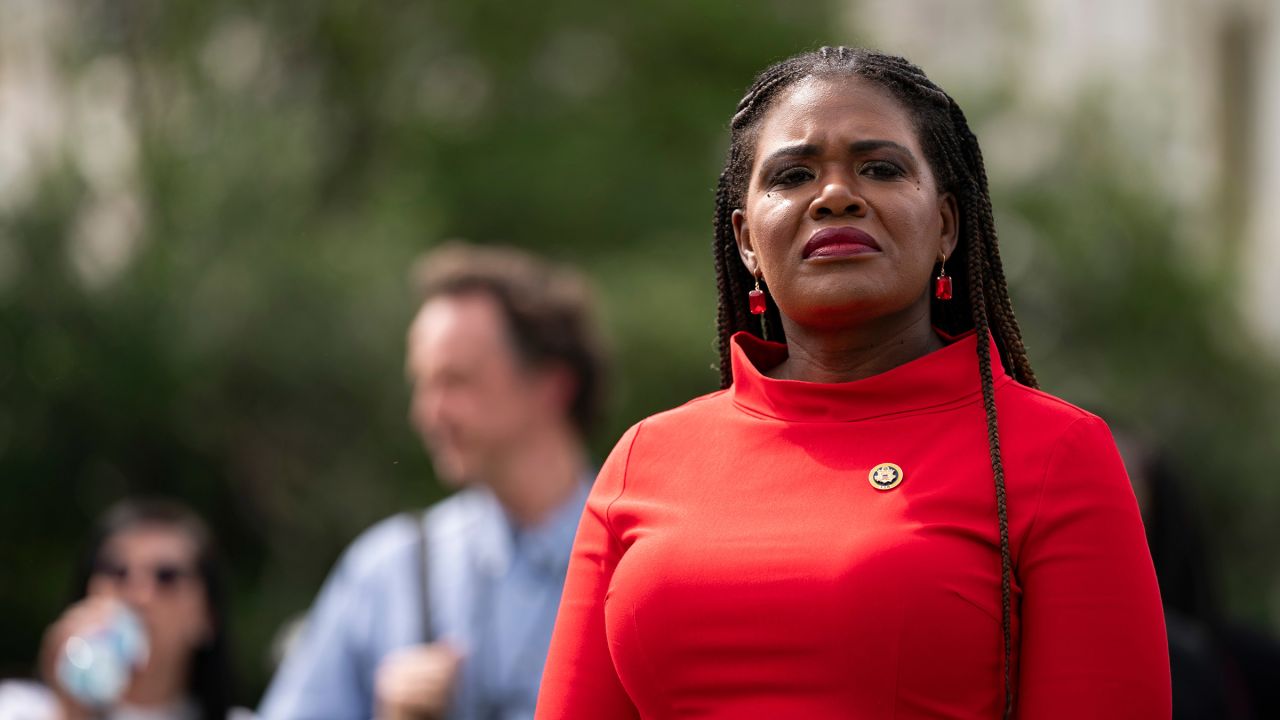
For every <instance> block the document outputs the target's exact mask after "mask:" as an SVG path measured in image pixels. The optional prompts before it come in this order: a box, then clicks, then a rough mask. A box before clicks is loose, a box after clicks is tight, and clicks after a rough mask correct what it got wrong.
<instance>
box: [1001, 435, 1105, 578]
mask: <svg viewBox="0 0 1280 720" xmlns="http://www.w3.org/2000/svg"><path fill="white" fill-rule="evenodd" d="M1088 419H1089V417H1088V416H1085V417H1078V418H1076V419H1075V420H1072V421H1071V424H1070V425H1067V427H1066V428H1064V429H1063V430H1062V432H1061V433H1060V434H1059V435H1058V437H1057V438H1055V439H1054V441H1053V450H1052V451H1051V452H1050V453H1049V459H1048V460H1047V461H1046V462H1045V464H1044V472H1043V473H1042V474H1041V476H1040V492H1039V493H1038V494H1037V495H1036V506H1035V510H1034V511H1033V512H1032V514H1031V521H1030V522H1028V523H1027V531H1026V533H1024V534H1023V536H1022V542H1020V543H1018V553H1017V560H1021V559H1022V556H1023V554H1024V550H1025V549H1026V547H1027V543H1028V542H1030V541H1031V535H1032V533H1033V532H1034V531H1035V528H1036V522H1037V521H1039V520H1040V507H1041V505H1042V504H1043V501H1044V489H1045V486H1046V485H1048V484H1049V471H1050V470H1052V469H1053V466H1054V464H1055V463H1056V462H1057V460H1058V455H1059V454H1061V452H1062V449H1063V447H1064V446H1065V445H1066V443H1065V442H1064V440H1065V439H1066V437H1067V436H1068V435H1070V434H1071V432H1072V431H1073V430H1075V428H1076V425H1078V424H1080V423H1081V422H1084V421H1086V420H1088ZM1016 565H1017V563H1015V568H1014V569H1015V570H1016V569H1017V568H1016Z"/></svg>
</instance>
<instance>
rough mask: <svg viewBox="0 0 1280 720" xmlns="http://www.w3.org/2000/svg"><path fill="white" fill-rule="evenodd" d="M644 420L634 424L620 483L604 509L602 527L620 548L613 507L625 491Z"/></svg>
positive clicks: (620, 539) (620, 541) (623, 462)
mask: <svg viewBox="0 0 1280 720" xmlns="http://www.w3.org/2000/svg"><path fill="white" fill-rule="evenodd" d="M644 423H645V421H644V420H641V421H640V422H638V423H636V430H635V432H634V433H633V434H632V435H631V442H630V444H628V445H627V456H626V458H624V459H623V461H622V482H621V483H619V487H618V494H617V495H616V496H614V498H613V499H612V500H610V501H609V504H608V505H606V506H605V508H604V527H605V529H606V530H608V531H609V537H610V538H612V539H613V541H614V542H615V543H617V545H618V547H619V548H621V547H622V538H620V537H618V533H616V532H614V529H613V506H614V504H615V503H617V502H618V501H619V500H621V499H622V494H623V493H625V492H626V491H627V475H628V474H629V473H630V472H631V453H633V452H634V451H635V449H636V440H638V439H639V438H640V430H641V428H643V427H644Z"/></svg>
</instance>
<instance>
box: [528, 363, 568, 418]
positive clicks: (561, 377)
mask: <svg viewBox="0 0 1280 720" xmlns="http://www.w3.org/2000/svg"><path fill="white" fill-rule="evenodd" d="M536 372H537V378H536V381H535V387H536V388H537V392H538V401H539V402H540V403H542V405H543V407H544V408H546V409H547V411H548V412H549V413H554V414H555V415H556V416H560V415H563V416H564V417H566V418H567V417H569V415H570V414H571V413H572V412H573V397H574V395H575V394H577V392H578V378H577V377H576V376H575V375H574V373H573V371H572V370H570V369H569V368H568V366H566V365H564V364H562V363H552V364H550V365H547V366H546V367H543V368H538V369H537V371H536Z"/></svg>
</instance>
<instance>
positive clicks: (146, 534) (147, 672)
mask: <svg viewBox="0 0 1280 720" xmlns="http://www.w3.org/2000/svg"><path fill="white" fill-rule="evenodd" d="M223 590H224V588H223V579H222V575H221V573H220V572H219V569H218V565H217V561H216V551H215V549H214V545H213V541H212V536H211V534H210V532H209V529H208V527H207V526H206V525H205V523H204V522H203V521H202V520H201V519H200V518H199V517H197V516H196V515H195V514H194V513H193V512H192V511H191V510H189V509H188V508H186V507H185V506H183V505H181V504H179V503H176V502H173V501H167V500H125V501H123V502H120V503H118V504H116V505H115V506H113V507H112V508H110V509H109V510H108V511H107V512H106V513H105V514H104V515H103V516H102V518H101V519H100V520H99V522H98V525H97V527H96V528H95V530H94V533H93V535H92V537H91V539H90V542H89V543H88V546H87V552H86V553H85V554H84V556H83V558H82V560H81V562H80V564H79V567H78V568H77V571H76V575H75V581H74V586H73V601H72V603H71V605H70V606H69V607H68V608H66V609H65V610H64V611H63V612H62V614H61V615H60V616H59V617H58V618H57V620H55V621H54V622H53V624H52V625H50V626H49V628H48V629H47V630H46V631H45V635H44V641H43V643H42V646H41V650H40V659H39V673H40V675H41V677H42V679H43V680H44V685H43V686H41V685H36V684H32V683H16V682H9V683H5V684H4V685H3V686H0V718H3V719H4V720H53V719H54V718H59V719H61V720H81V719H82V718H95V719H99V718H101V719H106V720H211V719H213V718H226V717H231V718H239V719H240V720H243V719H244V718H246V717H249V715H248V713H247V712H246V711H244V710H241V709H237V710H232V709H231V707H230V692H231V691H230V686H231V679H230V670H229V664H228V650H227V630H226V612H225V611H226V608H225V604H224V600H223ZM122 614H123V615H125V616H127V617H128V618H129V619H130V623H133V624H136V625H137V626H138V627H137V633H138V634H139V635H140V637H138V638H134V639H133V642H134V643H140V644H141V645H142V646H144V648H145V650H143V651H142V652H141V654H140V656H139V657H138V658H136V661H137V662H136V664H135V665H133V666H132V670H125V672H128V675H127V676H126V678H125V680H124V685H123V691H122V692H120V693H119V695H118V698H117V699H115V700H114V701H106V703H105V704H104V705H102V706H96V707H95V706H92V705H91V704H89V703H87V701H86V700H84V699H82V698H83V695H80V694H78V693H77V692H76V691H75V689H73V688H69V687H67V682H68V675H67V673H66V672H65V670H66V668H67V660H68V658H71V661H72V662H73V663H85V662H87V661H88V660H89V659H91V658H92V655H91V653H92V651H89V650H88V647H89V644H88V643H89V642H91V641H92V639H93V638H94V637H101V635H102V633H104V632H110V631H111V630H110V628H111V626H112V624H113V623H116V622H118V621H119V619H120V616H121V615H122ZM86 638H88V639H89V640H86ZM77 653H79V654H80V656H81V657H78V658H77V657H74V656H75V655H76V654H77ZM86 653H90V654H89V655H88V656H86ZM96 660H97V661H98V662H102V658H101V657H98V658H96ZM112 694H114V693H112Z"/></svg>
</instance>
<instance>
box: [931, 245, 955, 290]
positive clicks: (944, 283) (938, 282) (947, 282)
mask: <svg viewBox="0 0 1280 720" xmlns="http://www.w3.org/2000/svg"><path fill="white" fill-rule="evenodd" d="M933 296H934V297H936V298H938V299H939V300H950V299H951V278H950V277H948V276H947V256H946V255H943V256H942V263H941V264H939V265H938V277H937V278H936V279H935V280H934V281H933Z"/></svg>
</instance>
